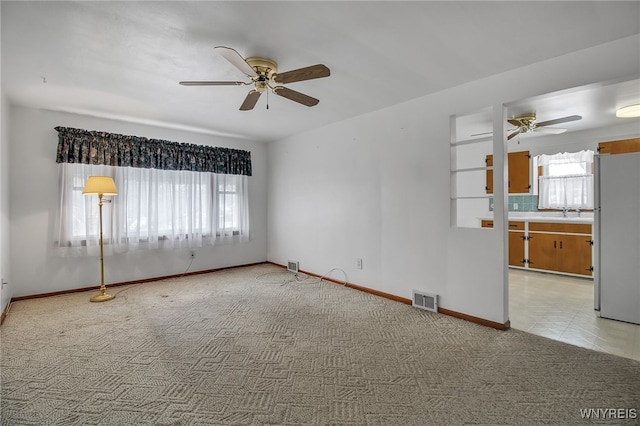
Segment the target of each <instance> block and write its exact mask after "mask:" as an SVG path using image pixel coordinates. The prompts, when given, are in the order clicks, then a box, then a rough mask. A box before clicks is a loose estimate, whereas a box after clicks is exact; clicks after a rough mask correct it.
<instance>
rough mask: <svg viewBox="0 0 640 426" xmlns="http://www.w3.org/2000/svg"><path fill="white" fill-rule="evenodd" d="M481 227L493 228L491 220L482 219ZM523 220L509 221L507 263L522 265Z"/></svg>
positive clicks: (523, 262)
mask: <svg viewBox="0 0 640 426" xmlns="http://www.w3.org/2000/svg"><path fill="white" fill-rule="evenodd" d="M481 226H482V227H483V228H493V221H492V220H482V221H481ZM524 244H525V234H524V222H516V221H509V265H510V266H524V265H525V258H524Z"/></svg>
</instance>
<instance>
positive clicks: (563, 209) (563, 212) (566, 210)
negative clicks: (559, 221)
mask: <svg viewBox="0 0 640 426" xmlns="http://www.w3.org/2000/svg"><path fill="white" fill-rule="evenodd" d="M568 211H569V209H568V208H566V207H563V208H562V216H564V217H567V212H568Z"/></svg>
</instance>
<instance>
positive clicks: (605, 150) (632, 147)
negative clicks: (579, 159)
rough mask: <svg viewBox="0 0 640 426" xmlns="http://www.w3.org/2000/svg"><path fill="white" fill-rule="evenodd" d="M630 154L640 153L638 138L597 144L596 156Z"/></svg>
mask: <svg viewBox="0 0 640 426" xmlns="http://www.w3.org/2000/svg"><path fill="white" fill-rule="evenodd" d="M632 152H640V138H636V139H625V140H621V141H611V142H600V143H599V144H598V154H629V153H632Z"/></svg>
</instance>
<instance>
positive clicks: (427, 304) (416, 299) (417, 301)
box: [412, 290, 438, 312]
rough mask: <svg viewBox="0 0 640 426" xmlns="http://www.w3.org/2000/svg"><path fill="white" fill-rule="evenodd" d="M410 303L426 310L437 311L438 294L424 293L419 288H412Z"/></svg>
mask: <svg viewBox="0 0 640 426" xmlns="http://www.w3.org/2000/svg"><path fill="white" fill-rule="evenodd" d="M412 305H413V306H415V307H416V308H420V309H424V310H426V311H432V312H438V295H437V294H433V293H426V292H424V291H420V290H413V303H412Z"/></svg>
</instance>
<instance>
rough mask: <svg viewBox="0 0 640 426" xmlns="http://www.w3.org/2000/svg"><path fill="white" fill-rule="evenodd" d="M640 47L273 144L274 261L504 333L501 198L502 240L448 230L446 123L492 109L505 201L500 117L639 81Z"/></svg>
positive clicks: (632, 43)
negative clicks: (564, 94)
mask: <svg viewBox="0 0 640 426" xmlns="http://www.w3.org/2000/svg"><path fill="white" fill-rule="evenodd" d="M639 46H640V37H637V36H634V37H630V38H626V39H622V40H619V41H616V42H613V43H608V44H605V45H601V46H596V47H594V48H591V49H587V50H584V51H580V52H575V53H573V54H570V55H566V56H562V57H559V58H555V59H552V60H549V61H545V62H541V63H538V64H534V65H532V66H529V67H526V68H523V69H517V70H513V71H510V72H507V73H504V74H501V75H496V76H493V77H490V78H487V79H483V80H480V81H477V82H473V83H470V84H466V85H463V86H459V87H456V88H452V89H449V90H446V91H443V92H439V93H436V94H433V95H430V96H426V97H422V98H419V99H416V100H413V101H411V102H407V103H403V104H401V105H396V106H393V107H390V108H387V109H384V110H381V111H376V112H373V113H370V114H366V115H363V116H359V117H355V118H353V119H349V120H346V121H343V122H340V123H336V124H332V125H329V126H326V127H324V128H321V129H318V130H314V131H310V132H307V133H304V134H301V135H297V136H294V137H290V138H287V139H284V140H281V141H277V142H273V143H270V144H269V149H268V162H269V174H268V178H269V185H268V188H269V196H268V200H269V208H268V211H269V216H268V229H269V244H268V259H269V260H270V261H273V262H276V263H281V264H283V263H286V261H287V260H288V259H294V260H299V261H300V268H301V269H303V270H307V271H310V272H313V273H317V274H324V273H325V272H327V271H329V270H330V269H332V268H342V269H344V270H345V271H346V272H347V274H348V277H349V281H350V282H352V283H355V284H358V285H362V286H365V287H369V288H371V289H375V290H379V291H383V292H387V293H390V294H393V295H397V296H401V297H405V298H411V289H412V288H418V289H423V290H428V291H432V292H436V293H438V294H440V295H441V299H440V303H441V306H442V307H444V308H447V309H450V310H453V311H457V312H461V313H465V314H468V315H473V316H477V317H480V318H484V319H487V320H490V321H494V322H498V323H505V322H506V321H507V320H508V293H507V285H506V284H507V272H506V271H507V269H506V263H507V262H506V253H505V248H506V227H505V226H504V220H505V214H506V211H505V208H504V197H496V201H495V203H496V212H495V222H496V229H494V230H492V231H487V230H482V229H461V228H451V227H450V214H449V204H450V202H449V201H450V200H449V198H450V195H449V184H450V171H449V164H450V158H449V156H450V146H449V142H450V134H449V133H450V132H449V118H450V116H451V115H458V114H465V113H469V112H473V111H477V110H480V109H482V108H485V107H493V112H494V135H497V137H496V139H495V140H494V143H493V146H494V154H495V155H496V157H497V158H496V159H495V163H494V164H495V166H494V168H495V170H494V173H496V176H497V179H498V182H497V183H496V187H495V190H496V193H498V194H500V193H503V191H504V167H503V164H504V157H503V154H504V152H505V151H506V144H505V142H504V141H503V138H501V137H500V131H499V128H498V127H497V126H498V125H500V126H502V124H501V123H504V116H503V114H504V109H503V105H504V104H507V103H509V102H511V101H513V100H517V99H524V98H528V97H532V96H537V95H541V94H545V93H549V92H554V91H557V90H561V89H566V88H569V87H575V86H582V85H585V84H590V83H595V82H599V81H607V80H612V79H616V78H621V77H626V76H629V75H636V74H638V73H639V72H640V58H639V52H640V49H639ZM612 63H615V64H616V66H615V67H612V66H610V64H612ZM425 78H428V75H427V76H425ZM523 82H526V84H523ZM496 123H498V124H496ZM501 198H502V199H501ZM356 258H362V259H363V265H364V268H363V269H362V270H358V269H356V260H355V259H356ZM332 276H334V275H332ZM334 277H335V278H337V279H341V274H339V273H336V275H335V276H334Z"/></svg>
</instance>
